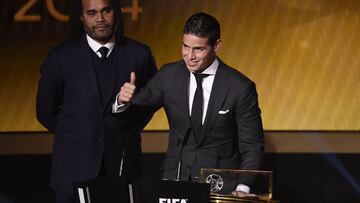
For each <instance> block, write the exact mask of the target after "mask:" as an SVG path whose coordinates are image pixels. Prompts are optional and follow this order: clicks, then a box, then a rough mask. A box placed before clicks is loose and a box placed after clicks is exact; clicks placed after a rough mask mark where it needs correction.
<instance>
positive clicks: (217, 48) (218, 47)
mask: <svg viewBox="0 0 360 203" xmlns="http://www.w3.org/2000/svg"><path fill="white" fill-rule="evenodd" d="M220 47H221V39H218V40H216V42H215V44H214V50H215V52H217V51H218V50H219V49H220Z"/></svg>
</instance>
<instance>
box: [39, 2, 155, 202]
mask: <svg viewBox="0 0 360 203" xmlns="http://www.w3.org/2000/svg"><path fill="white" fill-rule="evenodd" d="M72 3H73V14H72V16H71V19H72V25H73V26H74V27H73V35H72V38H71V40H68V41H67V42H65V43H63V44H61V45H59V46H57V47H55V48H54V49H52V50H50V52H49V56H48V58H47V59H46V60H45V62H44V64H43V65H42V67H41V78H40V81H39V86H38V94H37V103H36V109H37V118H38V120H39V121H40V123H41V124H42V125H43V126H45V127H46V128H47V129H48V130H49V131H50V132H53V133H55V136H54V146H53V154H52V168H51V178H50V179H51V180H50V185H51V187H52V188H53V189H54V190H55V191H56V202H57V203H59V202H73V201H74V195H73V189H72V183H73V182H74V181H84V180H87V179H91V178H96V177H97V176H99V175H106V176H128V177H134V176H139V175H140V171H141V168H140V166H141V146H140V141H141V138H140V132H141V130H142V129H143V127H144V126H145V125H146V123H147V122H148V121H149V119H150V118H151V114H146V113H145V112H140V111H137V110H136V109H133V108H130V109H129V111H128V112H126V113H124V114H121V115H120V114H118V115H115V114H112V112H111V106H112V104H113V103H114V101H115V98H116V95H117V93H118V90H119V89H118V88H119V87H120V86H121V85H122V84H124V83H125V82H126V81H128V75H129V74H130V72H135V73H136V75H137V77H138V80H137V82H136V85H137V86H139V87H142V86H144V85H145V84H146V83H147V81H148V80H149V79H150V78H151V77H152V76H153V75H154V74H155V72H156V65H155V62H154V58H153V56H152V54H151V51H150V49H149V48H148V47H147V46H145V45H143V44H141V43H139V42H136V41H134V40H131V39H129V38H126V37H125V36H123V26H122V13H121V10H120V3H119V2H117V1H114V0H113V1H111V0H78V1H72Z"/></svg>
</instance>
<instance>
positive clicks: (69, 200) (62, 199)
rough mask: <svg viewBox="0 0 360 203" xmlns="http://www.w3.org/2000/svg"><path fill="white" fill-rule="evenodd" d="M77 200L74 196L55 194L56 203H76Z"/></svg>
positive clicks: (61, 193)
mask: <svg viewBox="0 0 360 203" xmlns="http://www.w3.org/2000/svg"><path fill="white" fill-rule="evenodd" d="M75 200H77V198H75V195H74V194H69V193H63V192H58V191H56V192H55V202H56V203H76V201H75Z"/></svg>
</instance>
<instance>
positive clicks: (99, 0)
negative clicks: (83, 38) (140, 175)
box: [80, 0, 115, 44]
mask: <svg viewBox="0 0 360 203" xmlns="http://www.w3.org/2000/svg"><path fill="white" fill-rule="evenodd" d="M82 8H83V12H82V15H81V17H80V19H81V21H82V22H83V26H84V30H85V32H86V34H88V35H89V36H90V37H91V38H93V39H94V40H95V41H97V42H99V43H101V44H106V43H107V42H108V41H109V40H110V39H111V37H112V36H113V33H114V27H115V20H114V19H115V15H114V10H113V7H112V5H111V4H110V2H109V0H83V1H82Z"/></svg>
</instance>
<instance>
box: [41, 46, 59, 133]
mask: <svg viewBox="0 0 360 203" xmlns="http://www.w3.org/2000/svg"><path fill="white" fill-rule="evenodd" d="M59 66H60V65H59V61H58V59H57V57H56V54H55V53H54V52H52V51H50V52H49V55H48V57H47V59H46V60H45V62H44V63H43V65H42V66H41V68H40V74H41V75H40V80H39V84H38V92H37V97H36V115H37V119H38V120H39V122H40V123H41V124H42V125H43V126H44V127H45V128H47V129H48V130H49V131H50V132H55V128H56V123H57V118H58V114H59V111H60V109H61V103H62V98H63V83H62V77H61V72H60V67H59Z"/></svg>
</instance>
